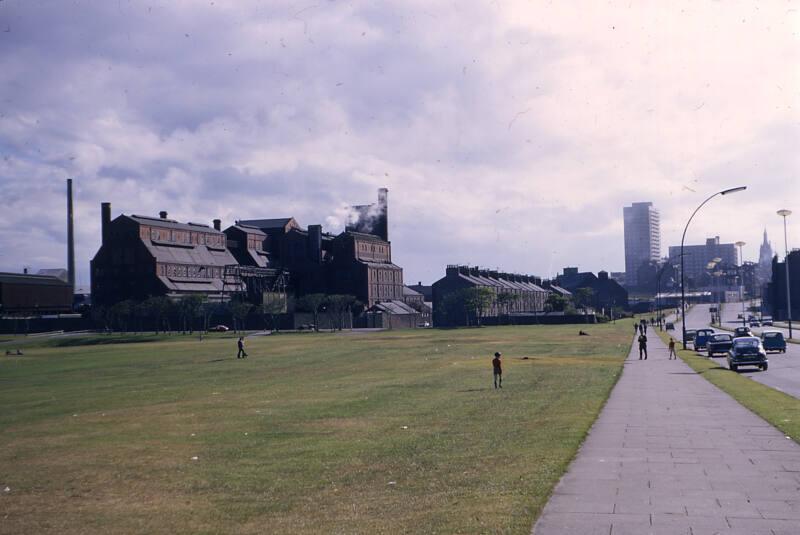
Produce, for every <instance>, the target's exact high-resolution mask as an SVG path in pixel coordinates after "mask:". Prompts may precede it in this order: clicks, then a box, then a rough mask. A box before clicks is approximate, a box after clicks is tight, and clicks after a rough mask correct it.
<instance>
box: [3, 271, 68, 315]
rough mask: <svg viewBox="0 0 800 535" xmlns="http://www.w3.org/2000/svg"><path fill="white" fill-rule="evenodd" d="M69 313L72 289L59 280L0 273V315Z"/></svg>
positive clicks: (50, 277)
mask: <svg viewBox="0 0 800 535" xmlns="http://www.w3.org/2000/svg"><path fill="white" fill-rule="evenodd" d="M71 311H72V286H70V285H69V283H68V282H67V281H65V280H63V279H61V278H60V277H54V276H51V275H29V274H27V273H0V315H39V314H61V313H68V312H71Z"/></svg>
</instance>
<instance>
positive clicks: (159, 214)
mask: <svg viewBox="0 0 800 535" xmlns="http://www.w3.org/2000/svg"><path fill="white" fill-rule="evenodd" d="M158 217H160V218H161V219H166V218H167V212H166V211H164V210H161V211H160V212H159V213H158Z"/></svg>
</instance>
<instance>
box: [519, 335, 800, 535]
mask: <svg viewBox="0 0 800 535" xmlns="http://www.w3.org/2000/svg"><path fill="white" fill-rule="evenodd" d="M648 339H649V346H650V347H649V353H650V354H649V358H648V359H647V360H639V355H638V348H637V347H636V344H635V342H634V344H633V345H632V346H631V351H630V354H629V355H628V358H627V360H626V361H625V365H624V368H623V372H622V376H621V377H620V379H619V381H618V383H617V385H616V386H615V387H614V390H613V391H612V393H611V396H610V397H609V399H608V402H607V403H606V406H605V407H604V408H603V410H602V411H601V413H600V416H599V417H598V419H597V421H596V422H595V424H594V426H593V427H592V429H591V431H590V432H589V436H588V437H587V439H586V441H585V442H584V444H583V445H582V446H581V449H580V451H579V452H578V455H577V456H576V458H575V460H574V461H573V462H572V464H571V465H570V468H569V470H568V471H567V473H566V474H565V475H564V477H563V478H562V479H561V481H560V482H559V483H558V485H556V488H555V489H554V492H553V496H552V497H551V498H550V501H549V502H548V503H547V505H546V506H545V508H544V511H543V512H542V515H541V517H540V518H539V520H538V521H537V522H536V524H535V525H534V526H533V531H532V533H533V535H564V534H575V535H583V534H595V533H603V534H604V535H617V534H625V533H631V534H637V535H641V534H660V533H665V534H667V533H668V534H676V533H687V534H691V535H700V534H718V535H722V534H724V535H736V534H744V533H748V534H760V533H765V534H769V535H776V534H780V533H793V534H795V535H796V534H800V446H798V444H797V443H796V442H794V441H793V440H789V439H787V438H786V437H785V436H784V435H783V433H781V432H780V431H778V430H777V429H775V428H774V427H772V426H771V425H770V424H769V423H767V422H765V421H764V420H763V419H761V418H760V417H759V416H757V415H755V414H753V413H752V412H750V411H749V410H747V409H745V408H744V407H742V406H741V405H740V404H739V403H738V402H737V401H736V400H734V399H733V398H731V397H730V396H728V395H727V394H725V393H724V392H722V391H721V390H719V389H718V388H717V387H715V386H714V385H712V384H711V383H709V382H708V381H706V380H705V379H703V378H702V377H701V376H700V375H698V374H697V373H696V372H694V371H693V370H692V369H691V368H690V367H689V366H688V365H687V364H685V363H684V362H683V361H682V360H680V359H678V360H668V358H667V347H666V345H665V344H664V343H663V342H662V341H661V340H660V339H659V338H658V336H657V335H656V334H655V333H653V334H652V335H651V336H648Z"/></svg>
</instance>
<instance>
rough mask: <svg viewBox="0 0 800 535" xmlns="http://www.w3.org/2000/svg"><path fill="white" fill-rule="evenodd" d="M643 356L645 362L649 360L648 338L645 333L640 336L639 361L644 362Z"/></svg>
mask: <svg viewBox="0 0 800 535" xmlns="http://www.w3.org/2000/svg"><path fill="white" fill-rule="evenodd" d="M642 354H644V360H647V336H645V335H644V333H642V334H640V335H639V360H642Z"/></svg>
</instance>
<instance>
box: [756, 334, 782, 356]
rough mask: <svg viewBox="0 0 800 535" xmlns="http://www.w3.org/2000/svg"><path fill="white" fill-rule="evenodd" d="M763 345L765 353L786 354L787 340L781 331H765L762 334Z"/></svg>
mask: <svg viewBox="0 0 800 535" xmlns="http://www.w3.org/2000/svg"><path fill="white" fill-rule="evenodd" d="M761 345H762V346H764V351H777V352H778V353H786V339H785V338H784V337H783V333H782V332H780V331H764V332H763V333H761Z"/></svg>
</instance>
